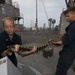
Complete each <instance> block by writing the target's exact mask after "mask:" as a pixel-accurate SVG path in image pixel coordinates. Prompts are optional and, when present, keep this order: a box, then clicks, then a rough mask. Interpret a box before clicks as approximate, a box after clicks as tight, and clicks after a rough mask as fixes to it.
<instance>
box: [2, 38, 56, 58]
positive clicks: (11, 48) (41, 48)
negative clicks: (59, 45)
mask: <svg viewBox="0 0 75 75" xmlns="http://www.w3.org/2000/svg"><path fill="white" fill-rule="evenodd" d="M52 41H53V40H51V39H50V40H48V41H47V42H46V43H45V44H44V45H42V46H39V47H37V50H36V52H35V53H38V52H39V51H43V52H44V51H45V50H44V49H45V48H46V47H47V46H49V45H53V44H52ZM54 46H55V45H54ZM32 48H33V47H23V45H21V46H20V48H19V49H20V50H19V51H18V54H19V55H21V56H22V57H23V56H26V55H22V52H25V51H30V50H32ZM50 50H52V51H53V48H50ZM13 53H14V46H13V45H11V46H8V48H7V50H5V51H4V52H3V55H2V54H1V56H2V57H5V56H11V55H12V54H13ZM28 55H29V54H28Z"/></svg>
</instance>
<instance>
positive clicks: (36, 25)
mask: <svg viewBox="0 0 75 75" xmlns="http://www.w3.org/2000/svg"><path fill="white" fill-rule="evenodd" d="M37 10H38V5H37V0H36V23H35V27H36V30H37V29H38V14H37V12H38V11H37Z"/></svg>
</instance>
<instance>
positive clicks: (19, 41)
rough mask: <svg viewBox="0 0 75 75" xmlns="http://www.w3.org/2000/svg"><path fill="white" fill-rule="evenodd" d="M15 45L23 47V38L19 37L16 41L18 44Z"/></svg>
mask: <svg viewBox="0 0 75 75" xmlns="http://www.w3.org/2000/svg"><path fill="white" fill-rule="evenodd" d="M15 44H20V45H22V40H21V37H20V36H17V39H16V43H15Z"/></svg>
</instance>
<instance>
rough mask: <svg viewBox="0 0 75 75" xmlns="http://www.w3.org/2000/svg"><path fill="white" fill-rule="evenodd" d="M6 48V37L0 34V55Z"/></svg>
mask: <svg viewBox="0 0 75 75" xmlns="http://www.w3.org/2000/svg"><path fill="white" fill-rule="evenodd" d="M5 49H6V44H5V42H4V38H3V37H2V36H1V35H0V55H1V53H2V52H3V51H4V50H5Z"/></svg>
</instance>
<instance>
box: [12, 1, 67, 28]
mask: <svg viewBox="0 0 75 75" xmlns="http://www.w3.org/2000/svg"><path fill="white" fill-rule="evenodd" d="M12 1H13V2H17V3H18V4H19V8H20V13H21V15H23V16H24V26H25V27H31V26H34V25H35V22H36V0H12ZM42 1H43V4H44V7H45V10H44V7H43V4H42ZM37 5H38V8H37V9H38V10H37V11H38V12H37V13H38V27H43V25H44V23H45V24H46V27H49V25H48V19H49V18H52V19H55V20H56V23H55V25H58V24H59V20H60V15H61V12H62V11H63V9H65V8H66V4H65V0H37ZM45 11H46V13H45ZM46 14H47V15H46ZM47 16H48V17H47ZM20 22H21V23H23V20H20Z"/></svg>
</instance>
